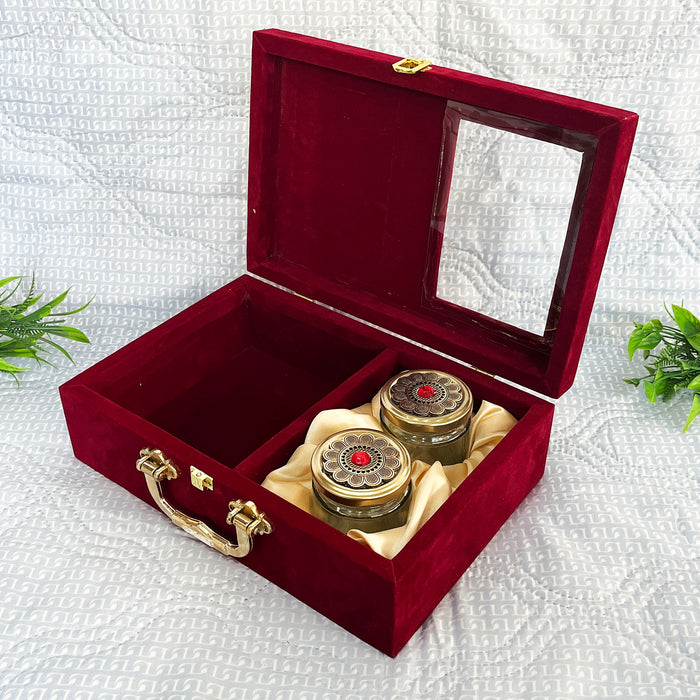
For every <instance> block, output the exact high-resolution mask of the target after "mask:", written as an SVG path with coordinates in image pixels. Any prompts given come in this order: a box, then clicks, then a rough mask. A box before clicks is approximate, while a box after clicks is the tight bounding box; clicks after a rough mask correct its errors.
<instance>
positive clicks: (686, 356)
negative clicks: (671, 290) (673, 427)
mask: <svg viewBox="0 0 700 700" xmlns="http://www.w3.org/2000/svg"><path fill="white" fill-rule="evenodd" d="M664 308H666V307H664ZM671 308H672V312H671V311H669V310H668V309H666V312H667V313H668V315H669V316H670V317H671V318H672V319H673V320H674V321H675V322H676V325H677V326H678V328H674V327H673V326H666V325H664V324H662V323H661V321H660V320H659V319H658V318H652V319H651V321H649V322H648V323H645V324H644V325H642V324H641V323H635V324H634V326H635V327H634V330H633V331H632V334H631V335H630V339H629V343H628V344H627V352H628V354H629V359H630V361H632V357H633V356H634V353H635V352H637V351H638V350H639V351H641V352H642V354H643V356H644V360H645V361H648V362H647V363H646V364H645V365H644V368H645V369H646V371H647V372H648V374H647V375H646V376H644V377H639V378H632V379H624V380H623V381H625V382H627V383H628V384H632V385H634V386H639V383H640V382H643V383H644V391H645V392H646V395H647V398H648V399H649V402H650V403H656V399H657V398H658V397H659V396H660V397H661V399H662V400H663V401H668V400H669V399H670V398H671V397H672V396H674V395H675V394H676V392H678V391H679V390H680V389H689V390H690V391H692V392H693V403H692V404H691V406H690V414H689V415H688V420H687V422H686V424H685V427H684V428H683V432H685V431H686V430H688V428H689V427H690V425H691V423H692V422H693V421H694V420H695V418H697V416H698V415H700V320H698V318H697V317H696V316H694V315H693V314H692V313H690V311H688V309H686V308H684V307H682V306H676V305H675V304H673V305H672V306H671ZM659 346H661V348H660V349H659V351H658V352H657V353H656V354H653V353H652V350H655V349H656V348H658V347H659Z"/></svg>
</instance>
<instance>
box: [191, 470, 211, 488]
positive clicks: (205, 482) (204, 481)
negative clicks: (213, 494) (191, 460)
mask: <svg viewBox="0 0 700 700" xmlns="http://www.w3.org/2000/svg"><path fill="white" fill-rule="evenodd" d="M190 481H191V482H192V486H194V487H195V488H196V489H199V490H200V491H213V490H214V479H212V478H211V477H210V476H209V474H206V473H205V472H203V471H202V470H201V469H197V467H194V466H190Z"/></svg>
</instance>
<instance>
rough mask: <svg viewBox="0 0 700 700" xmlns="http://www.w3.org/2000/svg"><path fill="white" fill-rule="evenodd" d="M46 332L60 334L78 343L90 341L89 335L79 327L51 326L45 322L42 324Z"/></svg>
mask: <svg viewBox="0 0 700 700" xmlns="http://www.w3.org/2000/svg"><path fill="white" fill-rule="evenodd" d="M42 328H43V330H44V331H45V332H46V333H50V334H51V335H58V336H60V337H61V338H68V339H69V340H75V341H76V342H78V343H89V342H90V341H89V340H88V337H87V336H86V335H85V333H83V332H82V331H80V330H78V329H77V328H72V327H71V326H51V325H48V324H45V325H44V326H42Z"/></svg>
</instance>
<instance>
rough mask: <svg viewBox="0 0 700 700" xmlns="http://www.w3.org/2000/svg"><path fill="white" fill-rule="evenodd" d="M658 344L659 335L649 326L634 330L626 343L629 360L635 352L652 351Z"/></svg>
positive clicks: (659, 340)
mask: <svg viewBox="0 0 700 700" xmlns="http://www.w3.org/2000/svg"><path fill="white" fill-rule="evenodd" d="M647 326H648V327H647ZM660 342H661V334H660V333H659V332H658V331H657V330H656V329H655V328H653V327H652V326H651V324H647V325H645V326H642V327H641V328H635V329H634V330H633V331H632V333H631V334H630V339H629V342H628V343H627V354H628V355H629V359H630V360H632V356H633V355H634V353H635V352H637V350H653V349H654V348H655V347H656V346H657V345H658V344H659V343H660ZM645 359H646V358H645Z"/></svg>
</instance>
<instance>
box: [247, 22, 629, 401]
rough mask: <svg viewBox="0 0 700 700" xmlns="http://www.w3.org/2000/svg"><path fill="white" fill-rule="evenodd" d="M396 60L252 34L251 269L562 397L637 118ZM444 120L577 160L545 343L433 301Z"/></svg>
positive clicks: (282, 35)
mask: <svg viewBox="0 0 700 700" xmlns="http://www.w3.org/2000/svg"><path fill="white" fill-rule="evenodd" d="M398 58H400V57H396V56H388V55H386V54H381V53H376V52H372V51H365V50H362V49H356V48H353V47H349V46H343V45H341V44H336V43H333V42H329V41H323V40H320V39H315V38H311V37H304V36H300V35H297V34H291V33H289V32H284V31H278V30H266V31H262V32H256V33H255V35H254V38H253V74H252V83H251V118H250V156H251V157H250V169H249V184H248V204H249V210H248V211H249V215H248V269H249V270H250V271H251V272H254V273H256V274H258V275H260V276H262V277H265V278H267V279H270V280H272V281H273V282H276V283H278V284H282V285H283V286H285V287H288V288H290V289H293V290H294V291H296V292H298V293H300V294H303V295H304V296H307V297H310V298H312V299H316V300H319V301H322V302H323V303H326V304H329V305H330V306H332V307H334V308H337V309H340V310H343V311H346V312H348V313H350V314H352V315H354V316H356V317H359V318H363V319H365V320H367V321H370V322H371V323H374V324H376V325H378V326H380V327H382V328H387V329H388V330H391V331H393V332H396V333H399V334H400V335H403V336H405V337H408V338H411V339H413V340H415V341H417V342H420V343H424V344H425V345H428V346H429V347H433V348H435V349H437V350H439V351H442V352H444V353H446V354H448V355H450V356H452V357H457V358H459V359H461V360H464V361H466V362H470V363H474V364H475V365H476V366H478V367H480V368H481V369H483V370H485V371H488V372H492V373H494V374H497V375H500V376H504V377H508V378H509V379H511V380H513V381H515V382H518V383H519V384H521V385H523V386H527V387H530V388H532V389H535V390H536V391H539V392H541V393H543V394H547V395H549V396H560V395H561V394H562V393H563V392H564V391H565V390H566V389H568V388H569V386H571V383H572V382H573V379H574V375H575V372H576V367H577V365H578V360H579V356H580V353H581V348H582V346H583V341H584V337H585V334H586V328H587V324H588V319H589V317H590V313H591V309H592V305H593V301H594V298H595V292H596V289H597V285H598V280H599V277H600V274H601V271H602V267H603V262H604V258H605V252H606V250H607V246H608V241H609V238H610V233H611V230H612V225H613V221H614V218H615V213H616V211H617V204H618V200H619V196H620V191H621V189H622V183H623V180H624V175H625V172H626V168H627V162H628V159H629V155H630V151H631V148H632V140H633V138H634V132H635V129H636V124H637V115H636V114H633V113H631V112H627V111H624V110H619V109H613V108H611V107H606V106H603V105H599V104H593V103H591V102H585V101H583V100H577V99H572V98H569V97H565V96H563V95H555V94H552V93H547V92H543V91H541V90H535V89H532V88H527V87H523V86H520V85H512V84H510V83H505V82H501V81H498V80H492V79H490V78H485V77H482V76H477V75H471V74H467V73H460V72H458V71H454V70H449V69H447V68H442V67H440V66H433V67H432V68H431V69H430V70H429V71H425V72H422V73H419V74H417V75H401V74H399V73H396V72H394V71H393V70H392V68H391V65H392V63H394V62H395V61H396V60H398ZM448 111H449V113H451V114H460V115H468V118H469V119H470V120H471V121H476V122H479V123H482V124H485V125H489V126H494V127H495V128H498V129H501V130H505V131H510V132H513V133H517V134H521V135H523V136H527V137H529V138H533V139H540V140H544V141H548V142H551V143H555V144H561V145H565V146H567V147H568V148H573V149H576V150H578V151H580V152H581V153H582V158H583V160H582V167H581V171H580V174H579V179H578V185H577V188H576V194H575V197H574V203H573V206H572V211H571V216H570V220H569V226H568V230H567V234H566V241H565V244H564V249H563V251H562V256H561V259H560V262H559V270H558V274H557V279H556V283H555V285H554V289H553V290H552V302H551V306H550V313H549V319H548V322H547V328H548V330H547V331H546V332H545V334H544V335H543V336H537V335H535V334H533V333H529V332H527V331H524V330H522V329H519V328H516V327H515V326H511V325H508V324H505V323H502V322H499V321H496V320H494V319H492V318H488V317H486V316H484V315H482V314H478V313H476V312H474V311H471V310H469V309H465V308H462V307H460V306H457V305H455V304H451V303H449V302H447V301H444V300H442V299H440V298H438V297H437V295H436V287H437V278H438V268H439V262H440V252H441V247H442V238H443V231H444V223H445V208H446V205H447V197H448V194H449V192H448V190H449V186H448V185H449V181H450V175H451V168H452V157H453V155H454V134H453V133H452V132H449V130H448V131H444V130H443V123H444V120H445V117H446V114H447V113H448ZM451 134H452V135H451Z"/></svg>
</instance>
